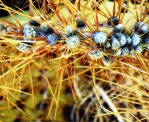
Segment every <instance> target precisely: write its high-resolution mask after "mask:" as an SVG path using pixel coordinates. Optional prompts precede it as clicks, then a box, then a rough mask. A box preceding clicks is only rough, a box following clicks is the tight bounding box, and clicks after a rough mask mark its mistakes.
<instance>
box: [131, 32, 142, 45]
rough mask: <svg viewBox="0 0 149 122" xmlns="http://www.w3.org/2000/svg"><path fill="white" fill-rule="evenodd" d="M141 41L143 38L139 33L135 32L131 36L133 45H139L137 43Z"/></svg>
mask: <svg viewBox="0 0 149 122" xmlns="http://www.w3.org/2000/svg"><path fill="white" fill-rule="evenodd" d="M140 41H141V38H140V36H139V35H137V34H133V35H132V36H131V45H132V46H133V47H135V46H137V45H138V44H139V43H140Z"/></svg>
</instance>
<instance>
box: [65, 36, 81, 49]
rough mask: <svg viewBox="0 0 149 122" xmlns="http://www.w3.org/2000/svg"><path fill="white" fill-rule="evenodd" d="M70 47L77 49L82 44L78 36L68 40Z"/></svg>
mask: <svg viewBox="0 0 149 122" xmlns="http://www.w3.org/2000/svg"><path fill="white" fill-rule="evenodd" d="M66 43H67V45H68V47H70V48H76V47H77V46H79V44H80V39H79V37H78V36H70V37H69V38H68V40H66Z"/></svg>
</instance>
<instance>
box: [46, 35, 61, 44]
mask: <svg viewBox="0 0 149 122" xmlns="http://www.w3.org/2000/svg"><path fill="white" fill-rule="evenodd" d="M57 41H58V37H57V35H56V34H50V35H48V37H47V42H49V43H50V45H55V44H56V43H57Z"/></svg>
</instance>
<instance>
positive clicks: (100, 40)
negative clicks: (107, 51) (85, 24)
mask: <svg viewBox="0 0 149 122" xmlns="http://www.w3.org/2000/svg"><path fill="white" fill-rule="evenodd" d="M93 40H94V41H95V42H96V43H97V44H104V43H105V42H106V40H107V34H105V33H104V32H101V31H100V32H95V33H94V34H93Z"/></svg>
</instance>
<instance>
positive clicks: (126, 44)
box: [17, 2, 149, 59]
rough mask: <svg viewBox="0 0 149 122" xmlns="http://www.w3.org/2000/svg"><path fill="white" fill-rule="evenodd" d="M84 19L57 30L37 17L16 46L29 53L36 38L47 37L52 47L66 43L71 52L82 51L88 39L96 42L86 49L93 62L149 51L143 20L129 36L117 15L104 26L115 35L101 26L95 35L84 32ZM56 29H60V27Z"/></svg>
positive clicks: (136, 24) (27, 26)
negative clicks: (82, 45) (82, 46)
mask: <svg viewBox="0 0 149 122" xmlns="http://www.w3.org/2000/svg"><path fill="white" fill-rule="evenodd" d="M114 4H115V2H114ZM123 4H127V2H124V3H123ZM50 5H51V6H50V8H51V10H52V11H54V12H55V9H54V7H53V6H52V4H50ZM94 6H95V13H96V11H97V6H96V4H95V5H94ZM124 6H125V7H123V6H121V9H123V12H124V13H125V12H126V10H125V9H126V5H124ZM114 9H115V8H114ZM120 13H121V12H120ZM57 15H58V18H59V19H60V22H62V21H63V22H64V21H65V20H64V19H62V18H61V17H60V16H59V14H58V13H57ZM96 16H97V14H96ZM119 16H120V15H119ZM81 18H82V17H79V16H76V18H75V20H73V21H76V22H75V23H76V25H75V27H73V26H71V25H69V24H68V25H66V26H65V27H64V28H63V29H61V30H56V31H55V29H54V28H53V27H50V26H49V23H50V21H47V22H44V21H43V20H42V23H41V22H40V21H41V20H40V18H38V17H35V19H34V20H30V21H29V23H27V24H25V25H24V26H23V30H22V35H23V41H22V42H21V43H20V44H19V45H18V46H17V48H18V49H19V50H20V51H22V52H26V51H28V50H29V49H30V47H31V45H32V44H33V43H34V42H35V39H34V38H35V37H42V38H45V40H46V41H47V42H48V43H49V44H50V45H51V46H53V45H55V44H57V43H59V42H64V43H66V45H67V47H68V48H69V50H71V49H75V48H80V46H79V45H81V42H83V39H84V40H85V39H87V40H89V41H90V42H91V43H94V44H93V45H90V46H89V48H90V49H89V48H87V49H88V52H87V53H88V55H89V56H90V57H91V58H92V59H98V58H102V57H103V56H104V55H106V56H126V55H129V54H130V55H134V53H135V52H136V53H142V52H143V51H144V49H145V50H148V49H149V36H148V35H149V34H148V25H147V24H146V23H145V22H143V21H138V22H136V23H135V25H134V26H133V29H132V30H131V34H130V32H129V33H127V31H125V28H124V27H123V25H122V24H121V21H120V18H118V16H115V13H114V15H113V17H110V18H109V19H108V22H107V23H106V25H105V27H107V28H108V27H112V28H113V30H112V32H109V33H107V32H103V31H101V30H100V29H99V27H97V30H95V31H93V32H89V33H84V32H83V31H82V29H84V28H88V26H86V22H85V21H83V20H82V19H81ZM97 18H98V16H97V17H96V26H100V24H99V22H98V19H97ZM97 24H98V25H97ZM57 26H59V24H58V25H57ZM60 26H61V25H60ZM62 27H63V26H62ZM62 27H58V28H62ZM101 28H102V27H101ZM78 30H79V31H78ZM89 30H90V29H89ZM88 34H89V35H88ZM59 40H60V41H59ZM61 40H62V41H61ZM78 46H79V47H78Z"/></svg>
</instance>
